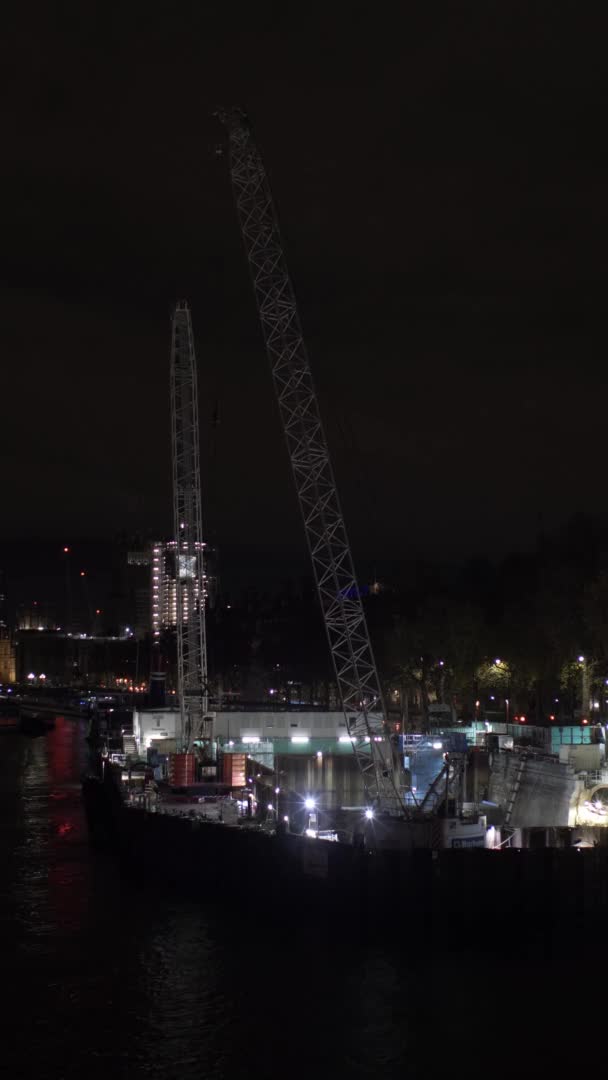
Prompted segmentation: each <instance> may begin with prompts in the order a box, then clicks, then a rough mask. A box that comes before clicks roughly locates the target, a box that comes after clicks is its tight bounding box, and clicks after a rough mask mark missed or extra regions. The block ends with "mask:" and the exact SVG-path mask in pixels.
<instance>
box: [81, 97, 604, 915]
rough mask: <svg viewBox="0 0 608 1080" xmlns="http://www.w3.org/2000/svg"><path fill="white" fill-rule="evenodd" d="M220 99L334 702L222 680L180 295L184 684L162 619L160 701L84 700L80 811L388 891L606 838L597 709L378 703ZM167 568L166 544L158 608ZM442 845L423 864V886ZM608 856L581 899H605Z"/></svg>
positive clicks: (109, 823)
mask: <svg viewBox="0 0 608 1080" xmlns="http://www.w3.org/2000/svg"><path fill="white" fill-rule="evenodd" d="M219 118H220V119H221V121H222V122H223V124H224V128H225V131H226V134H227V146H226V150H225V155H226V156H227V158H228V160H229V163H230V174H231V180H232V188H233V194H234V200H235V204H236V210H237V216H238V221H239V225H240V230H241V235H242V240H243V243H244V247H245V253H246V257H247V260H248V264H249V270H250V275H251V280H252V285H253V291H254V295H255V300H256V304H257V309H258V314H259V321H260V327H261V331H262V336H263V340H264V343H265V346H266V353H267V358H268V361H269V364H270V370H271V376H272V383H273V387H274V393H275V397H276V403H277V406H278V411H279V415H280V419H281V424H282V428H283V434H284V440H285V446H286V450H287V454H288V456H289V460H290V463H291V473H292V478H293V484H294V488H295V492H296V495H297V499H298V501H299V506H300V511H301V519H302V526H303V530H304V534H305V538H306V542H307V547H308V551H309V555H310V563H311V566H312V571H313V574H314V580H315V584H316V589H317V595H318V602H319V606H320V610H321V613H322V616H323V623H324V627H325V634H326V639H327V647H328V650H329V653H330V656H331V660H332V664H333V671H334V676H335V684H336V686H337V689H338V697H339V703H340V707H339V709H338V710H334V711H327V710H322V709H317V710H315V709H308V710H307V709H306V708H302V707H300V708H290V707H289V706H286V707H285V708H284V709H276V710H273V711H268V710H266V711H265V710H264V709H263V708H260V709H257V710H250V711H247V710H246V709H235V708H230V709H226V708H225V707H223V706H222V704H221V703H220V702H219V701H218V700H217V699H216V698H215V697H214V694H213V690H212V687H211V686H210V683H209V676H208V665H207V635H206V620H205V595H206V593H205V541H204V537H205V532H204V527H203V509H202V508H203V504H204V498H203V495H202V489H204V484H202V482H201V481H202V478H201V469H200V458H199V446H200V431H199V416H198V389H197V362H196V354H195V344H194V332H193V324H192V317H191V312H190V308H189V305H188V303H187V301H185V300H184V301H180V302H178V303H177V305H176V306H175V309H174V313H173V318H172V328H171V350H170V353H171V364H170V383H171V431H172V467H173V528H174V536H173V540H172V547H171V550H172V557H173V559H174V562H175V566H174V579H175V583H176V591H175V606H176V639H177V694H176V695H175V696H174V697H173V698H172V699H171V700H170V704H166V703H165V702H164V701H163V697H162V682H163V673H162V668H163V664H162V659H161V656H160V651H161V650H160V634H159V633H158V638H159V640H158V642H157V650H158V654H157V662H156V663H154V662H153V670H152V675H151V681H152V683H155V684H156V688H157V696H156V697H157V702H158V704H157V706H156V707H155V708H147V709H144V708H136V709H134V710H132V711H131V712H130V713H129V714H128V715H127V714H125V712H124V711H123V712H121V713H120V718H119V717H118V715H117V716H114V717H113V718H112V719H110V718H109V717H108V715H107V714H106V715H105V717H104V716H102V715H101V714H100V713H96V714H95V716H94V717H93V720H92V722H91V733H90V734H91V741H92V742H93V744H94V745H95V747H96V748H97V750H98V768H97V769H96V768H94V769H92V770H91V773H90V775H89V776H88V777H87V778H86V779H85V782H84V792H85V802H86V805H87V810H88V815H89V821H90V825H91V829H92V831H93V833H94V834H95V835H99V834H100V832H105V833H106V834H108V835H110V836H111V837H112V839H113V842H114V843H115V844H117V846H118V847H119V849H120V850H121V852H122V854H123V855H124V856H126V858H127V860H128V861H129V862H137V861H138V860H142V861H144V862H145V861H146V860H147V861H148V862H154V860H155V859H158V858H159V857H160V858H161V860H162V862H163V865H164V866H165V867H171V868H172V869H171V871H170V873H171V874H172V875H173V876H175V877H176V878H178V879H179V878H180V877H181V876H185V877H187V878H192V879H193V880H199V878H200V879H201V880H203V879H204V873H203V869H202V867H203V861H204V862H205V864H207V863H208V859H209V852H211V851H212V854H213V859H214V860H215V864H216V865H217V866H218V867H219V866H223V867H228V866H232V865H233V862H234V859H237V863H238V864H239V865H241V863H243V861H245V862H247V864H248V865H250V867H251V868H253V867H254V866H255V865H257V866H259V868H260V872H264V873H266V872H267V873H268V874H269V875H271V876H273V875H274V876H275V877H276V876H277V875H279V878H280V880H281V881H282V882H283V883H285V881H286V880H287V879H288V878H289V880H290V881H291V882H292V883H294V887H296V888H300V886H301V883H302V881H304V880H306V881H309V879H310V880H312V881H314V882H315V883H316V885H315V887H318V886H319V882H325V883H326V885H327V883H331V884H332V886H333V887H334V891H335V895H336V896H339V895H341V890H342V888H343V889H344V890H346V892H348V890H350V889H352V888H353V887H354V886H355V885H356V883H357V882H358V883H359V885H358V886H357V887H361V888H363V889H366V890H368V891H371V892H374V891H375V890H380V892H382V890H383V889H388V890H389V892H390V889H389V885H388V884H387V882H388V880H389V878H390V876H391V875H394V874H397V875H398V876H399V875H401V877H402V878H403V880H404V881H405V880H406V879H407V880H408V881H411V875H412V874H413V873H414V864H413V863H412V861H411V860H412V858H413V857H414V855H415V854H416V853H419V854H418V857H419V858H426V857H427V856H428V858H430V857H431V856H436V855H440V854H442V853H443V854H444V855H445V853H447V852H448V851H449V852H451V853H453V855H450V858H451V859H456V860H458V859H461V860H467V858H468V856H467V850H468V852H469V855H470V854H471V851H470V849H478V850H479V855H480V857H481V856H482V855H483V856H484V857H485V856H489V855H490V853H491V857H492V859H495V858H496V857H497V856H498V854H499V853H500V855H501V858H502V859H503V860H504V862H503V864H502V867H503V869H502V870H500V872H499V873H501V874H502V873H504V874H505V875H506V877H505V878H504V880H503V885H505V887H506V883H507V884H508V882H510V883H511V884H512V883H513V881H515V880H516V879H517V881H519V882H520V884H521V882H522V881H523V880H524V879H523V878H521V875H520V871H519V869H517V867H518V866H521V865H522V864H518V863H514V862H513V861H512V860H511V859H510V853H513V852H519V853H521V852H524V851H528V850H529V851H530V855H532V853H534V854H535V855H536V854H537V852H538V849H539V848H544V849H546V850H550V849H553V850H555V851H556V852H557V851H559V852H561V853H562V854H560V855H559V856H556V857H557V858H558V859H559V858H562V855H565V854H566V852H567V853H568V857H569V858H571V857H574V856H581V857H583V858H584V857H585V855H584V849H586V848H595V847H599V848H602V846H603V843H604V837H606V838H608V829H607V828H606V827H607V826H608V791H607V789H608V766H607V763H606V760H605V731H604V728H603V727H602V726H601V725H598V724H596V725H593V724H588V723H587V724H578V725H575V724H571V725H569V726H561V727H556V726H553V727H551V728H549V727H542V726H533V725H530V724H528V725H526V726H525V727H522V725H521V724H509V723H488V722H487V721H486V722H485V723H483V722H475V723H471V724H468V725H467V724H462V723H461V724H458V723H455V722H454V720H453V717H451V716H449V715H445V716H444V717H443V720H444V723H441V720H442V715H441V713H439V715H437V716H436V717H435V719H434V721H433V724H432V726H430V727H429V729H428V730H426V731H399V730H396V727H395V724H394V723H392V722H391V721H390V719H389V714H388V712H387V707H386V702H385V699H384V695H383V690H382V686H381V683H380V678H379V675H378V670H377V666H376V662H375V658H374V651H373V647H372V642H371V640H370V635H369V631H368V626H367V622H366V616H365V610H364V605H363V601H362V594H361V590H360V588H359V584H358V581H357V577H356V574H355V569H354V561H353V556H352V553H351V549H350V545H349V540H348V536H347V530H346V526H345V522H344V518H343V515H342V510H341V505H340V499H339V494H338V491H337V487H336V482H335V477H334V473H333V470H332V465H331V461H330V456H329V451H328V446H327V442H326V438H325V434H324V428H323V423H322V418H321V415H320V412H319V406H318V401H317V396H316V393H315V386H314V382H313V377H312V373H311V368H310V365H309V361H308V356H307V352H306V347H305V343H304V337H303V332H302V328H301V325H300V321H299V316H298V311H297V306H296V300H295V296H294V292H293V288H292V285H291V281H290V277H289V274H288V270H287V265H286V261H285V256H284V252H283V247H282V242H281V237H280V231H279V225H278V220H277V216H276V212H275V208H274V204H273V199H272V195H271V191H270V187H269V184H268V180H267V176H266V172H265V169H264V164H263V161H262V158H261V156H260V153H259V150H258V148H257V146H256V143H255V142H254V138H253V134H252V131H251V126H250V124H249V121H248V118H247V117H246V116H245V114H244V113H242V112H241V111H239V110H231V111H227V112H222V113H220V114H219ZM285 497H288V493H285ZM156 558H157V559H160V555H157V556H156ZM159 578H160V564H159V565H158V566H154V567H153V586H152V604H153V613H152V614H153V619H154V614H155V610H156V608H157V607H158V605H159V603H160V596H159V589H160V585H159ZM117 724H118V726H117ZM235 845H236V847H235ZM203 849H204V851H203ZM340 852H342V854H340ZM345 852H348V853H345ZM424 853H426V855H424ZM367 856H374V857H375V859H376V861H375V862H372V863H368V862H365V858H366V857H367ZM392 856H399V858H401V859H402V860H403V859H405V860H406V861H405V862H401V863H399V864H393V863H390V866H391V867H392V869H391V870H390V873H389V869H388V867H389V863H387V862H386V859H387V858H388V859H389V860H390V858H391V857H392ZM598 858H599V856H598V855H597V853H596V854H595V855H594V859H595V860H596V861H595V862H594V867H596V863H597V859H598ZM353 860H354V861H353ZM361 860H363V862H361ZM378 860H380V861H378ZM279 864H281V866H282V868H281V869H279V868H278V867H279ZM416 865H419V866H422V863H420V864H416ZM438 865H439V864H436V865H435V864H431V863H428V866H427V864H426V863H425V866H427V869H426V870H424V873H423V872H422V871H420V873H421V877H420V881H421V882H422V881H423V880H424V882H426V884H425V885H424V888H422V885H421V888H422V893H421V894H420V896H422V894H423V893H424V896H425V897H426V899H425V900H424V903H425V904H427V906H428V889H430V888H432V880H434V879H433V874H434V875H435V876H436V874H437V867H438ZM441 865H445V866H448V864H447V863H445V860H444V863H442V864H441ZM457 865H460V867H461V870H462V872H463V873H464V869H463V868H464V867H465V866H466V867H467V869H466V873H467V874H468V873H470V872H472V871H471V867H472V864H471V862H470V859H469V861H463V862H462V863H460V864H458V863H454V862H453V861H452V862H450V863H449V870H446V873H447V874H448V876H449V877H450V881H452V877H451V876H450V875H454V874H456V875H457V877H458V874H459V873H460V871H457V870H455V869H454V867H455V866H457ZM480 865H481V864H477V863H476V864H475V870H474V874H475V875H478V873H479V866H480ZM483 865H484V866H486V865H489V864H487V863H484V864H483ZM492 865H493V866H494V864H492ZM526 865H528V864H527V863H526ZM565 865H566V864H564V863H559V867H561V866H565ZM597 865H599V863H598V864H597ZM601 865H602V871H601V873H600V874H599V877H598V876H597V875H596V877H593V881H594V883H595V884H594V886H593V889H592V896H591V898H590V899H589V897H587V899H585V903H587V902H589V903H592V904H596V903H600V901H601V902H603V896H604V893H603V891H602V890H604V888H605V885H604V881H605V875H604V870H603V863H602V864H601ZM433 866H434V869H433V868H432V867H433ZM568 866H570V863H568ZM264 867H265V870H263V868H264ZM370 867H372V869H370ZM399 867H400V869H399ZM288 868H289V869H288ZM596 869H597V867H596ZM484 872H486V873H488V874H490V871H489V870H488V871H484ZM569 872H570V871H569V870H568V873H569ZM496 873H497V871H495V870H492V874H493V875H495V874H496ZM552 873H553V874H554V875H557V876H559V874H560V873H561V870H560V869H559V868H558V869H555V868H554V869H553V870H552ZM370 874H371V877H370V876H369V875H370ZM387 874H388V875H389V878H387V877H386V875H387ZM425 875H426V877H425ZM518 875H520V876H518ZM457 877H456V878H454V879H453V881H454V882H456V880H457ZM524 877H525V875H524ZM532 877H533V878H535V877H536V874H535V873H532ZM587 877H588V878H589V875H588V876H587ZM225 878H226V881H227V882H228V883H231V886H230V887H231V888H232V887H234V885H235V883H236V880H237V878H236V877H235V874H234V873H233V872H228V870H227V869H226V871H225ZM596 878H597V880H596ZM391 880H392V878H391ZM464 880H465V879H464V878H463V879H460V878H458V881H459V882H460V884H459V885H458V886H457V885H454V888H457V889H461V888H462V882H463V881H464ZM489 880H490V879H489V878H488V881H489ZM498 880H499V879H498V878H495V877H492V881H493V882H494V885H493V886H492V888H498V887H499V886H498V884H497V882H498ZM501 880H502V879H501ZM526 880H527V879H526ZM555 880H557V877H555ZM589 880H590V879H589ZM382 882H384V884H382ZM451 887H452V886H450V889H451ZM501 887H502V886H501ZM408 889H409V886H408ZM425 890H427V891H426V892H425ZM448 891H449V890H448ZM378 895H380V893H379V894H378ZM387 895H388V893H387ZM408 895H409V896H410V899H411V896H412V895H413V893H412V891H411V889H410V890H409V893H408ZM585 895H587V894H585ZM598 898H599V899H598ZM420 902H421V903H422V900H421V901H420ZM581 902H582V901H581Z"/></svg>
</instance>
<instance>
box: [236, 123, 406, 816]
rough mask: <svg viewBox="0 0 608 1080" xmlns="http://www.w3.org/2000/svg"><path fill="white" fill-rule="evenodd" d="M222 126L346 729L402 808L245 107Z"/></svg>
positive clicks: (377, 800)
mask: <svg viewBox="0 0 608 1080" xmlns="http://www.w3.org/2000/svg"><path fill="white" fill-rule="evenodd" d="M218 116H219V118H220V120H221V121H222V122H223V123H224V125H225V127H226V128H227V130H228V135H229V146H230V170H231V177H232V186H233V191H234V197H235V201H236V207H237V212H238V217H239V221H240V226H241V231H242V235H243V240H244V243H245V250H246V253H247V258H248V261H249V268H250V271H251V277H252V282H253V288H254V293H255V298H256V302H257V307H258V312H259V317H260V323H261V328H262V334H263V337H264V342H265V345H266V351H267V354H268V357H269V360H270V364H271V369H272V377H273V382H274V387H275V391H276V397H277V401H278V406H279V412H280V416H281V421H282V425H283V431H284V434H285V440H286V443H287V449H288V452H289V457H290V460H291V467H292V473H293V478H294V482H295V486H296V491H297V494H298V499H299V503H300V509H301V512H302V518H303V521H304V529H305V533H306V539H307V542H308V547H309V551H310V557H311V560H312V566H313V571H314V576H315V581H316V585H317V591H318V595H319V600H320V603H321V609H322V612H323V618H324V622H325V627H326V631H327V638H328V641H329V647H330V651H331V656H332V660H333V665H334V670H335V675H336V681H337V684H338V689H339V693H340V697H341V702H342V707H343V709H344V716H345V718H346V724H347V730H348V733H349V735H350V737H351V740H352V745H353V750H354V753H355V755H356V759H357V762H358V765H359V768H360V770H361V773H362V776H363V782H364V785H365V789H366V793H367V797H368V799H370V801H371V803H372V804H373V805H375V806H376V807H378V808H379V809H381V810H383V811H385V812H388V813H390V814H392V815H394V816H402V814H403V799H402V796H401V794H400V791H399V787H398V783H397V781H396V778H395V770H394V766H393V757H392V746H391V742H390V735H389V730H388V725H387V722H386V711H385V707H384V703H383V698H382V693H381V689H380V680H379V678H378V672H377V668H376V663H375V660H374V655H373V651H372V646H371V642H370V638H369V633H368V628H367V623H366V619H365V612H364V610H363V604H362V602H361V594H360V590H359V587H358V584H357V579H356V576H355V571H354V566H353V560H352V556H351V551H350V546H349V542H348V537H347V534H346V528H345V525H344V518H343V515H342V510H341V508H340V501H339V498H338V492H337V489H336V483H335V479H334V474H333V470H332V465H331V461H330V457H329V451H328V447H327V441H326V438H325V434H324V431H323V425H322V422H321V416H320V413H319V407H318V403H317V396H316V393H315V387H314V383H313V379H312V373H311V369H310V364H309V361H308V356H307V352H306V347H305V343H304V338H303V334H302V328H301V325H300V320H299V316H298V311H297V305H296V299H295V295H294V291H293V287H292V284H291V280H290V277H289V273H288V270H287V264H286V261H285V256H284V253H283V246H282V242H281V236H280V232H279V225H278V219H277V215H276V212H275V208H274V204H273V199H272V194H271V190H270V185H269V183H268V178H267V176H266V172H265V169H264V164H263V162H262V158H261V156H260V154H259V151H258V149H257V147H256V145H255V143H254V140H253V137H252V133H251V128H250V125H249V122H248V120H247V118H246V116H245V115H244V114H243V113H242V112H240V111H239V110H232V111H222V112H220V113H218Z"/></svg>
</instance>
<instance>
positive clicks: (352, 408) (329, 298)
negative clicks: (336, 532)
mask: <svg viewBox="0 0 608 1080" xmlns="http://www.w3.org/2000/svg"><path fill="white" fill-rule="evenodd" d="M400 7H401V14H400V16H399V18H397V16H396V15H395V12H396V11H397V5H386V7H384V6H383V5H379V6H373V5H370V4H369V3H366V4H353V5H350V6H349V8H348V12H347V14H346V15H345V16H344V17H340V16H339V15H338V14H337V8H338V5H336V11H334V9H333V7H332V5H325V10H324V11H323V12H322V13H321V14H319V16H318V17H317V16H316V15H315V14H314V10H315V9H314V8H313V7H312V6H310V5H301V4H294V5H289V4H284V3H280V4H278V3H277V4H265V5H264V4H258V5H256V4H248V5H246V6H245V7H243V8H241V7H236V6H235V5H232V4H228V3H222V4H218V5H214V4H212V3H209V4H203V3H200V0H197V2H195V3H176V2H167V3H158V4H153V3H147V4H145V5H144V4H139V3H134V2H130V3H127V4H120V5H119V4H116V5H114V4H108V3H107V2H105V3H96V2H92V0H79V2H78V3H63V4H62V3H58V4H40V5H36V4H29V5H28V4H23V5H12V12H11V13H10V14H9V16H8V22H5V25H4V45H3V50H4V56H3V58H2V63H1V64H0V79H1V80H2V101H3V119H2V129H3V130H2V146H3V158H4V161H3V165H2V181H1V183H2V187H3V197H2V201H1V214H2V218H3V220H2V232H1V242H0V265H1V278H2V300H1V312H0V335H1V343H2V354H3V368H2V372H3V374H2V413H1V424H0V449H1V455H2V461H1V465H2V492H3V511H4V512H3V524H2V537H3V538H5V539H11V538H15V537H40V538H51V539H52V538H60V539H61V540H63V539H64V538H68V539H69V538H73V537H77V536H105V535H107V536H110V535H112V534H114V533H115V532H117V531H118V530H119V529H121V528H127V529H145V530H148V531H152V532H157V533H159V534H160V533H165V532H168V530H169V528H170V486H169V482H170V461H169V411H168V409H169V405H168V342H169V317H170V310H171V303H172V301H173V300H174V299H175V298H177V297H180V296H184V297H186V298H188V299H189V300H190V302H191V305H192V309H193V320H194V327H195V333H196V337H197V349H198V360H199V370H200V393H201V418H202V423H203V434H202V450H203V472H204V485H205V502H206V519H207V532H208V534H209V536H210V537H211V538H212V539H213V540H214V541H216V542H219V543H220V544H222V545H224V546H228V547H230V546H232V545H236V546H241V547H242V548H243V550H246V549H247V547H249V546H250V545H251V548H252V551H253V550H254V549H260V548H261V549H264V548H268V549H272V550H275V549H284V550H285V551H291V550H293V551H295V552H301V551H302V550H303V543H302V538H301V535H300V533H301V529H300V523H299V518H298V513H297V507H296V503H295V496H294V494H293V492H292V488H291V482H290V476H289V472H288V468H287V463H286V459H285V452H284V450H283V444H282V435H281V432H280V429H279V425H278V419H277V414H276V411H275V405H274V399H273V391H272V385H271V380H270V375H269V371H268V365H267V361H266V358H265V355H264V352H263V346H262V343H261V338H260V335H259V331H258V326H257V320H256V314H255V308H254V305H253V300H252V296H251V289H250V284H249V278H248V272H247V267H246V263H245V257H244V253H243V250H242V246H241V241H240V236H239V233H238V228H237V222H236V214H235V211H234V208H233V204H232V196H231V189H230V184H229V177H228V173H227V162H226V160H225V159H218V158H217V157H216V154H215V152H214V151H215V147H216V145H217V144H218V143H219V142H221V141H222V139H223V133H222V131H221V129H220V128H219V127H218V126H217V125H216V122H215V121H214V120H213V119H212V116H211V113H212V111H213V108H214V107H215V106H216V105H217V104H221V103H226V104H232V103H240V104H242V105H244V106H246V107H247V108H248V110H249V112H250V115H251V117H252V119H253V123H254V126H255V131H256V136H257V140H258V143H259V145H260V147H261V149H262V152H263V154H264V157H265V161H266V164H267V168H268V171H269V174H270V177H271V182H272V185H273V190H274V193H275V199H276V202H277V205H278V209H279V213H280V218H281V227H282V232H283V236H284V240H285V246H286V251H287V257H288V261H289V266H290V270H291V273H292V277H293V279H294V284H295V287H296V292H297V294H298V297H299V300H300V308H301V316H302V321H303V324H304V328H305V333H306V336H307V341H308V346H309V352H310V355H311V362H312V364H313V367H314V372H315V376H316V380H317V384H318V389H319V395H320V399H321V408H322V411H323V414H324V417H325V421H326V427H327V431H328V436H329V439H330V442H331V445H332V448H333V450H334V454H335V464H336V472H337V475H338V480H339V484H340V488H341V493H342V501H343V505H344V509H345V513H346V517H347V523H348V526H349V530H350V533H351V538H352V541H353V546H354V548H355V553H356V556H357V557H358V558H361V559H365V560H371V561H373V562H374V563H375V564H376V565H377V566H380V567H381V566H382V562H383V559H388V558H406V559H407V558H408V557H409V556H410V555H411V554H414V553H418V554H419V553H427V554H430V555H437V556H441V557H450V558H451V557H461V556H468V555H473V554H487V555H490V556H493V555H499V554H501V553H502V552H503V551H505V550H506V549H508V548H510V547H513V546H514V545H515V546H524V547H525V546H527V545H529V544H533V543H534V540H535V537H536V534H537V532H538V528H539V521H540V520H542V521H543V523H544V526H545V528H551V527H552V526H553V525H555V524H557V523H559V521H560V520H562V519H563V518H565V517H567V516H568V515H569V514H570V513H571V512H573V511H575V510H578V509H583V510H589V511H594V510H595V511H597V510H602V509H603V506H604V502H605V496H604V487H605V482H604V474H605V459H606V453H605V442H606V435H605V428H606V424H605V418H606V409H607V402H606V395H605V374H604V370H605V364H606V330H605V322H606V320H605V314H606V302H605V296H606V264H607V254H606V253H607V251H608V242H607V241H608V235H607V229H606V219H607V212H608V211H607V206H608V200H607V192H608V177H607V176H606V164H605V161H606V155H605V146H604V144H605V112H606V89H607V80H606V74H605V69H606V63H605V40H606V38H605V31H606V23H605V20H604V19H603V18H602V17H601V15H599V14H598V13H599V12H600V11H601V7H600V5H597V7H596V6H594V5H586V4H585V5H575V4H568V5H566V4H564V5H561V6H560V5H559V4H557V5H556V4H555V3H549V2H547V3H530V2H529V0H525V2H521V3H509V4H503V3H481V2H476V3H467V2H460V3H458V4H451V3H446V4H443V5H432V4H428V2H426V0H419V2H413V3H408V4H406V5H401V6H400ZM340 8H341V5H340ZM345 10H346V9H345ZM216 402H217V403H219V415H220V425H219V427H218V428H217V429H216V430H215V432H214V431H213V430H212V429H211V426H210V419H211V415H212V413H213V410H214V408H215V405H216Z"/></svg>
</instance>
